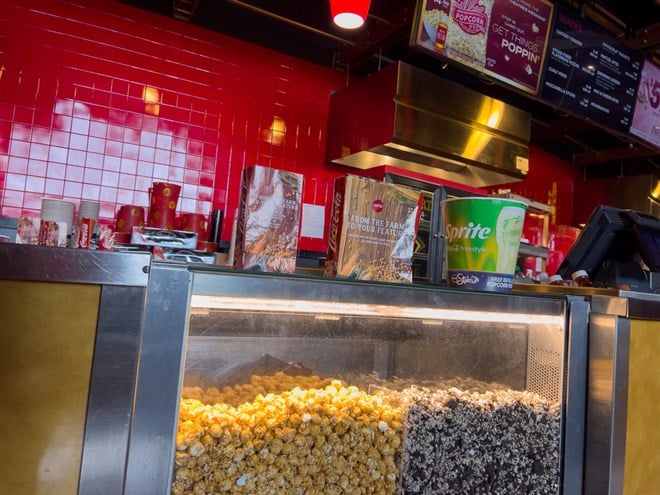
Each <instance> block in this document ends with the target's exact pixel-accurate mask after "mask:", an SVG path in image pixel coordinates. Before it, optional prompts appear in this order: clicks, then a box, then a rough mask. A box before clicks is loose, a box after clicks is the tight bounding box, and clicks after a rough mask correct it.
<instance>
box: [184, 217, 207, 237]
mask: <svg viewBox="0 0 660 495" xmlns="http://www.w3.org/2000/svg"><path fill="white" fill-rule="evenodd" d="M177 228H178V229H179V230H185V231H187V232H196V233H197V237H198V238H199V239H204V240H206V216H204V215H202V214H201V213H182V214H181V215H180V216H179V222H178V227H177Z"/></svg>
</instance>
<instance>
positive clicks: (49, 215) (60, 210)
mask: <svg viewBox="0 0 660 495" xmlns="http://www.w3.org/2000/svg"><path fill="white" fill-rule="evenodd" d="M74 209H75V204H74V203H72V202H70V201H64V200H61V199H51V198H41V215H40V216H41V220H49V221H51V222H64V223H66V228H67V232H68V234H69V235H71V234H72V233H73V212H74Z"/></svg>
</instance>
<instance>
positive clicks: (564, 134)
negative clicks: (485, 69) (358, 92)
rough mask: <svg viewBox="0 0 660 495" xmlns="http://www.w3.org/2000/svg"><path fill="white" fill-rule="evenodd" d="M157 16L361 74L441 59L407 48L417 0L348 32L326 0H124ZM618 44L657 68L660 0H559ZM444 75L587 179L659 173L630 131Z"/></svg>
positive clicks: (396, 0)
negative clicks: (523, 119)
mask: <svg viewBox="0 0 660 495" xmlns="http://www.w3.org/2000/svg"><path fill="white" fill-rule="evenodd" d="M124 1H125V3H129V4H132V5H135V6H138V7H141V8H145V9H148V10H151V11H154V12H157V13H160V14H162V15H164V16H168V17H174V18H176V19H180V20H181V21H182V22H190V23H192V24H195V25H198V26H201V27H204V28H207V29H210V30H213V31H217V32H221V33H224V34H228V35H230V36H233V37H236V38H240V39H244V40H246V41H249V42H252V43H255V44H259V45H262V46H266V47H268V48H271V49H273V50H277V51H280V52H283V53H287V54H289V55H292V56H295V57H298V58H301V59H304V60H308V61H311V62H313V63H316V64H320V65H322V66H325V67H330V68H333V69H335V70H338V71H342V72H346V73H348V74H349V77H364V76H366V75H368V74H370V73H372V72H374V71H376V70H378V69H379V68H380V67H382V66H383V65H386V64H389V63H392V62H393V61H397V60H407V61H409V62H412V63H414V64H416V65H421V66H426V68H428V69H430V70H441V69H440V62H439V61H437V60H431V59H430V58H429V57H425V56H423V55H421V54H419V53H415V52H414V51H412V50H411V49H410V48H409V41H410V33H411V28H412V23H413V18H414V14H415V6H416V0H371V6H370V9H369V17H368V19H367V22H366V23H365V25H364V26H363V27H362V28H360V29H358V30H355V31H348V30H343V29H340V28H337V27H335V26H334V25H333V24H332V20H331V18H330V17H331V16H330V4H329V0H124ZM555 3H559V4H563V5H565V6H568V7H569V8H571V9H573V10H574V11H575V12H577V13H580V14H581V15H583V16H584V17H585V18H587V19H589V20H591V21H592V22H594V23H596V24H597V25H599V26H600V27H602V28H603V29H605V30H606V31H608V32H609V33H611V34H612V35H613V36H615V37H617V38H618V39H619V40H621V41H622V42H624V43H626V44H628V45H629V46H631V47H632V48H634V49H635V50H638V51H639V52H641V53H642V54H643V55H644V56H645V57H646V58H650V59H652V60H654V61H655V63H656V64H658V65H660V0H591V1H583V0H562V1H558V2H555ZM443 74H444V75H445V76H446V77H448V78H450V79H453V80H456V81H457V82H460V83H461V84H464V85H466V86H469V87H471V88H473V89H476V90H477V91H479V92H481V93H484V94H488V95H490V96H493V97H496V98H499V99H502V100H505V101H507V102H509V103H511V104H514V105H518V106H521V107H522V108H525V109H527V110H529V111H530V112H531V113H532V115H533V125H532V144H533V145H535V146H538V147H539V148H542V149H545V150H547V151H549V152H551V153H552V154H554V155H557V156H559V157H560V158H563V159H565V160H567V161H569V162H571V163H574V164H575V165H576V167H580V168H581V169H583V171H584V175H585V177H587V178H595V177H617V176H628V175H640V174H649V173H651V174H655V175H660V153H658V150H655V149H651V148H649V147H648V146H646V145H644V144H643V143H641V142H638V141H635V140H633V139H632V138H630V137H629V136H625V135H620V134H617V133H615V132H613V131H609V130H604V129H602V128H600V127H597V126H595V125H594V124H593V123H591V122H588V121H585V120H582V119H579V118H576V117H574V116H571V115H567V114H566V113H564V112H561V111H558V110H556V109H554V108H552V107H550V106H548V105H546V104H543V103H540V102H538V101H535V100H532V99H531V98H529V97H526V96H522V95H520V94H516V93H514V92H513V91H511V90H510V89H509V88H507V87H505V86H503V85H501V84H498V83H493V82H492V81H488V80H486V79H485V78H483V77H479V76H478V75H475V74H472V73H469V72H467V71H464V70H462V68H461V67H458V66H452V64H449V66H448V67H444V71H443Z"/></svg>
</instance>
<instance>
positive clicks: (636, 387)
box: [623, 320, 660, 495]
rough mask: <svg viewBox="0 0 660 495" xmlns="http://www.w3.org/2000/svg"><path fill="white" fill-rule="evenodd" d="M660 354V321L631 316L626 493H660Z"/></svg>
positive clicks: (624, 488) (624, 476) (635, 494)
mask: <svg viewBox="0 0 660 495" xmlns="http://www.w3.org/2000/svg"><path fill="white" fill-rule="evenodd" d="M659 356H660V323H658V322H657V321H651V320H631V322H630V369H629V371H628V373H629V375H628V420H627V423H628V424H627V429H626V461H625V466H624V475H623V480H624V482H623V493H624V495H638V494H643V493H649V494H650V493H657V490H658V487H660V447H658V446H660V428H659V427H658V419H659V416H660V405H659V403H658V397H660V379H659V377H660V371H658V357H659Z"/></svg>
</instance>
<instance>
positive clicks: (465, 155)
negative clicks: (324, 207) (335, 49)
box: [326, 62, 531, 187]
mask: <svg viewBox="0 0 660 495" xmlns="http://www.w3.org/2000/svg"><path fill="white" fill-rule="evenodd" d="M530 128H531V116H530V114H529V113H528V112H525V111H523V110H520V109H518V108H516V107H512V106H511V105H508V104H505V103H503V102H501V101H499V100H496V99H494V98H490V97H488V96H484V95H481V94H479V93H477V92H475V91H472V90H470V89H467V88H464V87H462V86H459V85H458V84H455V83H453V82H451V81H448V80H446V79H443V78H442V77H439V76H437V75H434V74H431V73H429V72H426V71H424V70H421V69H418V68H416V67H413V66H411V65H409V64H406V63H403V62H398V63H396V64H392V65H391V66H389V67H386V68H385V69H383V70H381V71H380V72H378V73H376V74H374V75H373V76H371V77H368V78H365V79H361V80H352V81H351V82H350V84H349V85H348V86H347V87H346V88H344V89H342V90H340V91H337V92H336V93H334V94H333V95H332V96H331V100H330V114H329V124H328V136H327V148H326V158H327V159H328V160H329V161H331V162H333V163H338V164H342V165H347V166H350V167H355V168H359V169H369V168H373V167H377V166H381V165H390V166H396V167H399V168H402V169H407V170H410V171H413V172H418V173H422V174H426V175H430V176H433V177H438V178H441V179H445V180H450V181H453V182H458V183H461V184H466V185H470V186H475V187H483V186H489V185H495V184H502V183H507V182H514V181H518V180H522V179H524V178H525V176H526V174H527V170H528V158H529V149H528V143H529V138H530Z"/></svg>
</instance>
